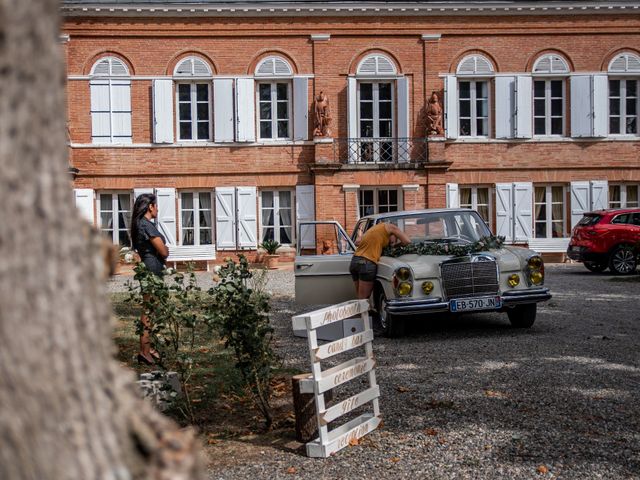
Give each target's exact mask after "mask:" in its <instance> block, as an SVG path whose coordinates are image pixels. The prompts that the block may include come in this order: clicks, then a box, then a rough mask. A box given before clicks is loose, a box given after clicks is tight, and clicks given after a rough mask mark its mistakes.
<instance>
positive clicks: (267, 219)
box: [262, 208, 274, 226]
mask: <svg viewBox="0 0 640 480" xmlns="http://www.w3.org/2000/svg"><path fill="white" fill-rule="evenodd" d="M273 222H274V216H273V209H271V208H263V209H262V225H268V226H272V225H273Z"/></svg>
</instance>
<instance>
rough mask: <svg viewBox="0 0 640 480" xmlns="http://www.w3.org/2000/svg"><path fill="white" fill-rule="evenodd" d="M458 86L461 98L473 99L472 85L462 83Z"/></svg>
mask: <svg viewBox="0 0 640 480" xmlns="http://www.w3.org/2000/svg"><path fill="white" fill-rule="evenodd" d="M458 86H459V95H460V98H471V83H469V82H460V83H458Z"/></svg>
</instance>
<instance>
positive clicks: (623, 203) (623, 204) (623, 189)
mask: <svg viewBox="0 0 640 480" xmlns="http://www.w3.org/2000/svg"><path fill="white" fill-rule="evenodd" d="M614 187H619V188H620V205H618V206H614V205H612V202H611V189H613V188H614ZM628 187H636V189H637V197H636V198H638V200H637V202H636V203H637V204H636V205H633V206H629V204H628V201H627V188H628ZM608 194H609V198H608V200H607V205H608V207H609V208H639V207H640V183H610V184H609V193H608Z"/></svg>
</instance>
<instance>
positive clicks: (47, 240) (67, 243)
mask: <svg viewBox="0 0 640 480" xmlns="http://www.w3.org/2000/svg"><path fill="white" fill-rule="evenodd" d="M58 8H59V5H58V2H57V1H55V0H0V167H1V173H0V222H1V224H0V439H1V440H0V442H2V445H1V446H0V478H3V479H12V480H14V479H37V480H47V479H56V480H57V479H79V480H88V479H113V480H125V479H126V480H128V479H138V478H140V479H142V478H158V479H160V478H162V479H165V478H166V479H172V480H174V479H186V478H194V477H197V476H198V473H199V472H200V471H201V464H200V462H199V461H198V459H197V454H196V453H195V452H196V450H197V449H196V441H197V439H196V437H195V435H194V434H193V431H191V430H179V429H178V428H177V426H176V425H175V424H173V423H172V422H171V421H170V420H168V419H166V418H164V417H162V416H161V415H160V414H159V413H156V412H155V411H154V410H153V409H152V408H151V406H150V405H148V404H147V403H145V402H143V401H142V400H140V399H139V398H138V396H137V394H136V392H135V390H134V387H133V386H132V382H133V375H132V374H131V373H130V372H127V371H125V370H124V369H122V368H121V367H119V365H118V364H117V362H116V361H115V360H114V358H113V354H114V351H115V349H114V345H113V341H112V337H111V335H112V320H111V310H110V306H109V303H108V299H107V295H106V286H105V281H104V279H105V276H106V265H105V262H104V261H103V259H102V258H101V256H100V249H101V237H100V236H98V234H96V233H94V230H93V229H91V228H89V227H88V226H87V225H86V223H83V221H82V220H81V219H80V216H79V214H78V213H77V211H76V209H75V207H74V205H73V201H72V194H71V189H70V184H69V178H68V174H67V169H68V161H67V148H66V146H65V120H66V114H65V106H64V84H65V76H64V69H63V64H62V58H61V51H60V47H59V45H58V35H59V32H58V22H59V14H58ZM87 115H88V112H87Z"/></svg>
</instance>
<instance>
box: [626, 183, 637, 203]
mask: <svg viewBox="0 0 640 480" xmlns="http://www.w3.org/2000/svg"><path fill="white" fill-rule="evenodd" d="M637 206H638V186H637V185H627V207H637Z"/></svg>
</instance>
